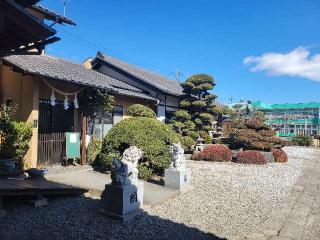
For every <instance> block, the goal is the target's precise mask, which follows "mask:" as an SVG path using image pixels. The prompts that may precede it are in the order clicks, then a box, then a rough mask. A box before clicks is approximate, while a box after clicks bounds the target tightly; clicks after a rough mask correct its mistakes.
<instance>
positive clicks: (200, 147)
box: [196, 136, 204, 152]
mask: <svg viewBox="0 0 320 240" xmlns="http://www.w3.org/2000/svg"><path fill="white" fill-rule="evenodd" d="M203 142H204V139H203V138H201V137H200V136H199V137H198V139H197V145H196V152H201V151H202V150H203V148H204V145H203Z"/></svg>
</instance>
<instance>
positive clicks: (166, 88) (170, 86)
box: [92, 52, 183, 96]
mask: <svg viewBox="0 0 320 240" xmlns="http://www.w3.org/2000/svg"><path fill="white" fill-rule="evenodd" d="M97 60H100V62H106V63H108V64H110V65H112V66H114V67H115V68H118V69H120V70H122V71H124V72H125V73H127V74H129V75H131V76H133V77H135V78H137V79H140V80H141V81H143V82H144V83H146V84H149V85H151V86H153V87H155V88H156V89H159V90H160V91H162V92H164V93H167V94H170V95H173V96H181V95H182V94H183V93H182V87H181V85H180V83H179V82H176V81H174V80H171V79H168V78H166V77H163V76H160V75H158V74H156V73H153V72H151V71H148V70H145V69H142V68H140V67H137V66H134V65H132V64H129V63H126V62H123V61H121V60H119V59H116V58H113V57H111V56H108V55H105V54H102V53H101V52H98V53H97V55H96V57H95V59H94V60H93V61H92V66H93V68H94V66H95V64H97V62H98V61H97ZM155 80H157V82H156V81H155Z"/></svg>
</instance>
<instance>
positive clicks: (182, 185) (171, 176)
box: [164, 143, 191, 190]
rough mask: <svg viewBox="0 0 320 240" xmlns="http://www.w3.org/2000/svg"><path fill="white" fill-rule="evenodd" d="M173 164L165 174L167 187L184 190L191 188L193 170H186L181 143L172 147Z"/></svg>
mask: <svg viewBox="0 0 320 240" xmlns="http://www.w3.org/2000/svg"><path fill="white" fill-rule="evenodd" d="M170 150H171V158H172V163H171V166H170V168H168V169H166V170H165V172H164V184H165V186H166V187H170V188H175V189H179V190H184V189H187V188H189V187H190V183H191V169H190V168H186V159H185V156H184V150H183V148H182V147H181V144H180V143H176V144H173V145H172V146H171V149H170Z"/></svg>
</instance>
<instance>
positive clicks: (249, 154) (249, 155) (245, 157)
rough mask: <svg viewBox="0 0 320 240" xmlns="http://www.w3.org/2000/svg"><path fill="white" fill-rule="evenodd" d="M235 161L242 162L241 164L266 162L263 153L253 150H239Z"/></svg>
mask: <svg viewBox="0 0 320 240" xmlns="http://www.w3.org/2000/svg"><path fill="white" fill-rule="evenodd" d="M235 162H236V163H243V164H258V165H261V164H266V163H267V161H266V160H265V158H264V156H263V154H262V153H261V152H259V151H255V150H246V151H242V152H239V153H238V154H237V158H236V160H235Z"/></svg>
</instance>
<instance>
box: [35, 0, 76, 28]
mask: <svg viewBox="0 0 320 240" xmlns="http://www.w3.org/2000/svg"><path fill="white" fill-rule="evenodd" d="M29 8H30V9H32V10H34V11H36V12H39V13H41V14H43V15H44V16H45V18H46V19H48V20H51V21H55V22H57V23H67V24H70V25H74V26H76V23H75V22H73V21H72V20H71V19H70V18H67V17H65V16H61V15H59V14H57V13H55V12H53V11H51V10H49V9H48V8H45V7H43V6H40V5H32V6H29Z"/></svg>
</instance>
